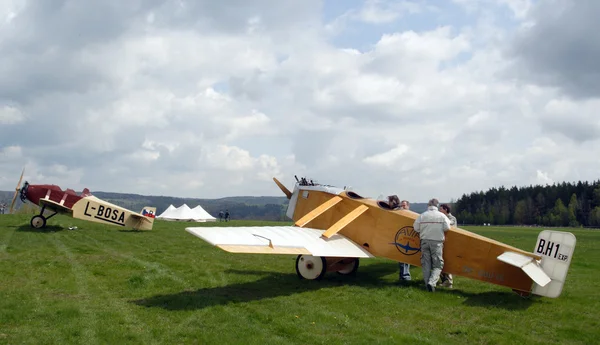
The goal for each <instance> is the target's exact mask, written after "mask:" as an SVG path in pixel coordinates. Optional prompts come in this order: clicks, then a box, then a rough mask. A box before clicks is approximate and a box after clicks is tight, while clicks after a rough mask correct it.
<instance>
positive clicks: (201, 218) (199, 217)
mask: <svg viewBox="0 0 600 345" xmlns="http://www.w3.org/2000/svg"><path fill="white" fill-rule="evenodd" d="M192 211H194V214H196V218H195V219H196V221H197V222H216V221H217V218H215V217H213V216H211V215H210V214H209V213H208V212H206V210H204V209H203V208H202V206H200V205H198V206H196V207H194V208H193V209H192Z"/></svg>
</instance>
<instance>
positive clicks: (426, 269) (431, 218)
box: [413, 199, 450, 292]
mask: <svg viewBox="0 0 600 345" xmlns="http://www.w3.org/2000/svg"><path fill="white" fill-rule="evenodd" d="M438 205H439V201H438V200H437V199H431V200H429V203H428V204H427V206H428V207H427V211H425V212H423V213H421V214H420V215H419V217H418V218H417V220H415V223H414V224H413V227H414V228H415V231H416V232H418V233H419V237H420V238H421V267H422V269H423V280H424V282H425V286H426V288H427V291H430V292H433V291H435V286H436V285H437V282H438V280H439V279H440V273H442V268H443V267H444V258H443V253H444V240H445V239H446V237H445V233H446V231H448V229H450V220H449V219H448V217H446V215H445V214H443V213H442V212H440V211H439V210H438Z"/></svg>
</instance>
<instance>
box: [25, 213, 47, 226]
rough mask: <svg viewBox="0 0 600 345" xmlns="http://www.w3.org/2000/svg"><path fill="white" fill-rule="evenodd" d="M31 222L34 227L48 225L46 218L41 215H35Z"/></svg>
mask: <svg viewBox="0 0 600 345" xmlns="http://www.w3.org/2000/svg"><path fill="white" fill-rule="evenodd" d="M29 224H31V227H32V228H34V229H41V228H43V227H45V226H46V218H45V217H44V216H41V215H38V216H33V218H31V222H29Z"/></svg>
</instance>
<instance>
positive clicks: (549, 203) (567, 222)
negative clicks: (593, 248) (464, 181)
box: [452, 181, 600, 227]
mask: <svg viewBox="0 0 600 345" xmlns="http://www.w3.org/2000/svg"><path fill="white" fill-rule="evenodd" d="M454 208H455V211H454V212H452V213H453V214H454V215H455V216H456V218H457V220H458V222H459V223H460V224H483V223H491V224H493V225H544V226H574V227H577V226H591V227H600V181H595V182H593V183H589V182H581V181H579V182H577V183H576V184H575V183H569V182H562V183H554V184H552V185H546V186H540V185H537V186H529V187H520V188H519V187H512V188H510V189H506V188H505V187H500V188H492V189H490V190H488V191H487V192H474V193H471V194H469V195H466V194H465V195H463V196H462V197H461V198H460V199H459V200H458V201H456V203H455V206H454Z"/></svg>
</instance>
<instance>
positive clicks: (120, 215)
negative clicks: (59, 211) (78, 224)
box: [83, 201, 125, 226]
mask: <svg viewBox="0 0 600 345" xmlns="http://www.w3.org/2000/svg"><path fill="white" fill-rule="evenodd" d="M92 205H93V204H92ZM83 214H84V215H86V216H88V217H94V218H96V219H100V220H103V221H105V222H109V223H112V224H116V225H121V226H125V212H124V211H121V210H118V209H112V208H110V207H105V206H104V205H96V206H90V202H89V201H88V203H87V205H85V211H83Z"/></svg>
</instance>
